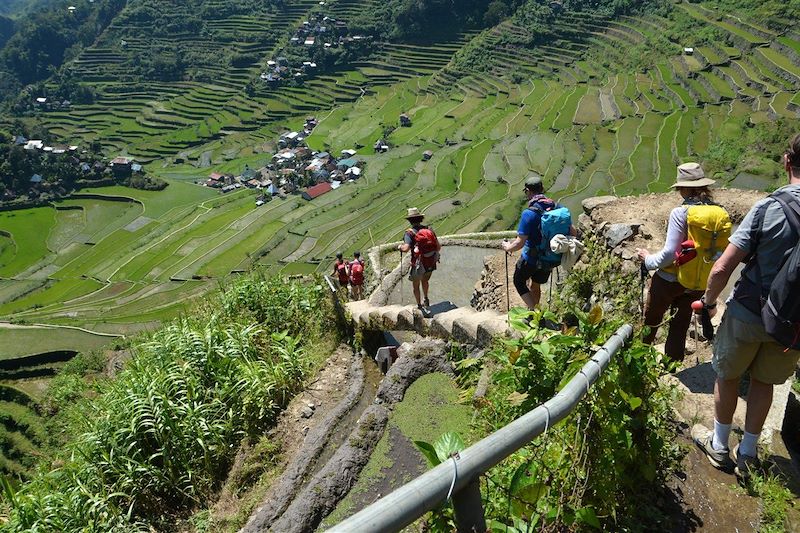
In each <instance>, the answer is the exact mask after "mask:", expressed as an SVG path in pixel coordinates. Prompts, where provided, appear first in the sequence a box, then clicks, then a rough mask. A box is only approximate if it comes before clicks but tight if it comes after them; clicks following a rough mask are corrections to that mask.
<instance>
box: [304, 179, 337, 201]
mask: <svg viewBox="0 0 800 533" xmlns="http://www.w3.org/2000/svg"><path fill="white" fill-rule="evenodd" d="M332 189H333V187H331V184H330V183H328V182H327V181H326V182H323V183H318V184H317V185H314V186H313V187H309V188H308V189H306V190H305V191H303V199H304V200H308V201H311V200H313V199H314V198H318V197H320V196H322V195H323V194H326V193H329V192H331V190H332Z"/></svg>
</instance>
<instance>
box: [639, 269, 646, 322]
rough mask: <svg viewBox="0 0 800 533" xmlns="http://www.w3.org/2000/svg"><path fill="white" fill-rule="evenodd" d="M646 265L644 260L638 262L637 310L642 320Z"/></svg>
mask: <svg viewBox="0 0 800 533" xmlns="http://www.w3.org/2000/svg"><path fill="white" fill-rule="evenodd" d="M647 276H648V272H647V267H645V266H644V261H642V262H641V263H639V285H640V286H641V293H640V294H639V311H640V312H641V315H642V322H644V281H645V280H646V279H647Z"/></svg>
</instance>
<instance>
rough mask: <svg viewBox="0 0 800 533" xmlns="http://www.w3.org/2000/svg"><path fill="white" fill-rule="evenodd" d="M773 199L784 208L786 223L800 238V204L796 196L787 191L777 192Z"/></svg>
mask: <svg viewBox="0 0 800 533" xmlns="http://www.w3.org/2000/svg"><path fill="white" fill-rule="evenodd" d="M772 198H773V199H774V200H775V201H776V202H778V204H780V206H781V207H782V208H783V214H784V215H786V222H788V223H789V227H790V228H791V229H792V231H793V232H794V234H795V235H799V236H800V203H799V202H798V201H797V199H796V198H795V197H794V195H792V194H789V193H788V192H786V191H777V192H775V193H773V194H772ZM762 223H763V221H762Z"/></svg>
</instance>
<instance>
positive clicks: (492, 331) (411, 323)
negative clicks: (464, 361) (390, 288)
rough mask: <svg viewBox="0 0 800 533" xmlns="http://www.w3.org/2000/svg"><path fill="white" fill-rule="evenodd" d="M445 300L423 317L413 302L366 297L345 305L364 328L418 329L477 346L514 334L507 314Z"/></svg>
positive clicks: (356, 322)
mask: <svg viewBox="0 0 800 533" xmlns="http://www.w3.org/2000/svg"><path fill="white" fill-rule="evenodd" d="M446 304H447V303H445V304H444V306H443V307H444V308H445V310H443V311H440V312H436V313H435V314H433V316H431V317H430V318H426V317H424V316H423V315H422V312H421V311H420V310H419V309H417V307H416V306H414V305H384V306H376V305H372V304H370V303H369V302H368V301H367V300H360V301H356V302H348V303H347V304H345V308H346V309H347V312H348V314H349V315H350V319H351V320H352V322H353V325H354V326H355V327H357V328H363V329H373V330H377V329H380V330H394V331H397V330H408V331H416V332H417V333H419V334H420V335H426V336H431V337H437V338H441V339H453V340H455V341H457V342H460V343H464V344H473V345H476V346H488V345H490V344H491V343H492V340H493V339H494V338H495V337H498V336H504V337H512V336H514V335H515V332H514V331H513V330H512V329H511V328H510V327H509V325H508V316H507V315H505V314H500V313H498V312H496V311H476V310H474V309H472V308H469V307H455V306H452V304H451V305H450V306H447V305H446ZM441 306H442V304H440V305H439V306H434V308H435V307H441ZM448 307H449V308H448Z"/></svg>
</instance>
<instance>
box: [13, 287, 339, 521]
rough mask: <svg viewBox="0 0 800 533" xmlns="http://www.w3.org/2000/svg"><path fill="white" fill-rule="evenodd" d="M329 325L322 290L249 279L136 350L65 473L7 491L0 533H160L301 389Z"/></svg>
mask: <svg viewBox="0 0 800 533" xmlns="http://www.w3.org/2000/svg"><path fill="white" fill-rule="evenodd" d="M326 313H327V308H326V307H325V305H324V300H323V292H322V289H321V287H319V286H315V285H303V284H300V283H287V282H285V281H283V280H280V279H265V278H263V277H261V276H259V275H255V276H252V277H247V278H243V279H240V280H237V281H235V282H234V283H232V284H231V285H230V286H228V287H226V288H224V289H223V290H222V291H220V295H219V297H218V298H217V299H216V300H212V301H209V302H207V303H205V304H204V305H202V306H200V308H199V312H198V313H197V314H195V315H193V316H190V317H186V318H183V319H181V320H178V321H176V322H174V323H173V324H171V325H169V326H167V327H165V328H163V329H162V330H161V331H159V332H158V333H156V334H154V335H153V336H152V337H151V338H150V339H148V340H147V341H145V342H143V343H141V344H139V345H138V346H135V347H134V357H133V358H132V359H131V361H130V362H129V363H128V365H127V366H126V368H125V369H124V370H123V371H122V372H121V373H120V374H119V375H118V376H117V378H116V379H114V380H112V381H109V382H107V383H106V384H104V385H101V386H100V394H99V395H98V397H97V398H96V399H95V400H94V401H92V402H86V403H85V405H84V406H83V407H82V408H81V413H82V414H83V417H82V418H81V419H77V420H79V421H76V422H74V423H75V424H78V425H79V427H77V428H75V427H73V428H71V430H72V432H73V433H77V434H78V437H77V438H75V439H74V441H73V442H72V443H71V445H70V446H69V448H68V453H67V454H65V457H64V459H63V463H62V464H60V465H59V466H58V467H57V468H55V469H53V470H51V471H48V472H43V473H42V474H40V475H39V476H37V477H36V478H34V479H33V480H32V481H31V482H29V483H28V484H26V485H23V486H22V487H21V488H20V489H19V491H17V492H16V493H14V492H13V491H7V494H6V504H5V505H6V508H7V509H6V512H7V515H8V521H7V523H5V524H3V525H0V530H5V531H23V530H24V531H27V530H39V531H76V530H81V531H114V530H119V531H127V530H141V529H148V528H151V527H156V528H160V526H163V525H165V524H167V523H169V522H171V521H172V518H173V517H174V516H175V515H178V514H182V513H184V512H186V511H187V510H189V509H192V508H193V507H197V506H198V505H201V504H203V503H205V502H207V501H208V500H209V499H210V498H211V497H212V496H213V494H214V492H215V490H216V489H217V488H218V487H219V484H220V482H221V481H222V480H223V479H224V477H225V476H226V475H227V472H228V469H229V467H230V465H231V462H232V460H233V457H234V454H235V453H236V450H237V448H238V444H239V443H240V441H241V440H242V439H243V438H244V437H245V436H248V435H257V434H259V433H261V432H263V431H264V430H265V429H266V428H268V427H269V426H270V425H272V424H273V423H274V421H275V418H276V416H277V414H278V413H279V412H280V411H281V409H282V408H283V407H285V406H286V404H287V402H288V401H289V400H290V399H291V397H292V396H293V395H294V394H295V393H296V392H297V391H298V390H299V388H300V387H301V386H302V384H303V379H304V378H305V376H306V374H307V372H308V370H309V368H310V360H309V356H308V343H309V342H310V341H311V340H313V339H315V338H317V337H318V336H319V335H320V334H321V333H322V332H323V328H322V326H323V324H326V323H330V321H328V320H326ZM301 333H302V335H301ZM71 418H72V419H73V420H76V419H75V417H71ZM0 516H2V513H0Z"/></svg>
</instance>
